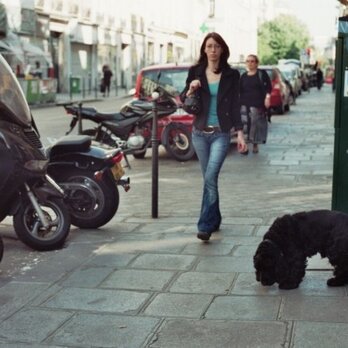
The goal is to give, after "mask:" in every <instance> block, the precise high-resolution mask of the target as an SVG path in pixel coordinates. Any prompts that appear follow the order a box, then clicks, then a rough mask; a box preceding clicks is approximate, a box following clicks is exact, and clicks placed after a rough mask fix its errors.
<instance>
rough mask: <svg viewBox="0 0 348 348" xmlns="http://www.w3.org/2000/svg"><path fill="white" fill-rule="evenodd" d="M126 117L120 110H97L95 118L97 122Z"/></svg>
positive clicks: (118, 119)
mask: <svg viewBox="0 0 348 348" xmlns="http://www.w3.org/2000/svg"><path fill="white" fill-rule="evenodd" d="M123 119H124V117H123V116H122V115H121V114H120V113H119V112H97V113H96V114H95V115H94V117H93V120H95V121H96V122H103V121H121V120H123Z"/></svg>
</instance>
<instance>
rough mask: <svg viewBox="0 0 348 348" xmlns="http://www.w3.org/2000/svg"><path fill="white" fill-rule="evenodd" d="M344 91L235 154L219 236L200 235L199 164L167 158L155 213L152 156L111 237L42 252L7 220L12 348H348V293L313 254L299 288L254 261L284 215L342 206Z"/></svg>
mask: <svg viewBox="0 0 348 348" xmlns="http://www.w3.org/2000/svg"><path fill="white" fill-rule="evenodd" d="M333 121H334V94H332V92H331V88H330V87H329V86H324V88H323V89H322V90H321V91H317V90H315V89H313V88H312V90H311V92H310V93H305V94H304V95H303V96H301V97H300V98H298V99H297V104H296V105H294V106H292V107H291V112H290V113H288V114H286V115H283V116H274V117H273V118H272V124H271V125H270V129H269V138H268V141H267V144H266V145H264V146H261V147H260V153H259V154H252V153H251V154H249V155H248V156H241V155H239V154H238V153H237V152H236V150H235V148H234V147H232V148H231V151H230V153H229V155H228V158H227V159H226V162H225V164H224V167H223V169H222V173H221V175H220V180H219V186H220V200H221V211H222V214H223V223H222V226H221V231H220V232H218V233H216V234H214V235H213V237H212V239H211V241H210V242H209V243H202V242H201V241H199V240H198V239H197V238H196V237H195V233H196V220H197V216H198V214H199V210H200V202H201V194H202V192H201V191H202V179H201V174H200V168H199V164H198V162H197V160H192V161H189V162H184V163H179V162H175V161H173V160H172V159H170V158H168V157H166V156H165V155H163V154H160V167H159V176H160V178H159V188H160V192H159V218H158V219H152V218H151V156H147V157H146V158H145V160H143V161H142V160H138V161H133V162H132V170H130V171H129V172H128V174H129V175H130V177H131V182H132V188H131V191H130V192H128V193H125V192H121V191H120V207H119V211H118V213H117V215H116V216H115V218H114V219H113V220H112V221H111V222H110V223H109V224H107V225H106V226H104V227H103V228H100V229H99V230H79V229H76V228H72V231H71V234H70V236H69V239H68V241H67V244H66V247H65V248H64V249H62V250H58V251H53V252H45V253H39V252H34V251H31V250H29V249H28V248H26V247H25V246H24V245H22V244H21V243H20V242H19V241H18V240H17V239H16V237H15V235H14V233H13V230H12V226H11V225H10V224H9V223H3V224H1V225H0V233H1V235H2V236H3V237H4V242H5V254H4V259H3V261H2V263H1V264H0V268H1V277H0V301H1V304H2V306H1V308H0V347H6V348H7V347H16V348H24V347H38V348H40V347H42V348H43V347H51V348H53V347H83V348H85V347H124V348H138V347H142V348H145V347H147V348H174V347H180V348H188V347H192V348H196V347H199V348H208V347H209V348H211V347H214V348H215V347H241V348H245V347H267V348H269V347H296V348H304V347H316V348H318V347H347V339H348V296H347V287H341V288H328V287H327V286H326V279H327V278H328V277H329V276H330V272H331V267H330V265H329V264H328V263H327V261H326V260H325V259H323V260H322V259H320V258H319V257H314V258H312V259H311V260H310V262H309V266H308V271H307V274H306V277H305V279H304V281H303V282H302V283H301V286H300V287H299V288H298V289H296V290H291V291H285V290H279V289H278V288H277V286H272V287H262V286H260V284H259V283H257V282H256V280H255V275H254V270H253V264H252V256H253V254H254V252H255V249H256V247H257V245H258V243H259V242H260V240H261V237H262V236H263V234H264V233H265V231H266V230H267V228H268V227H269V225H270V224H271V223H272V222H273V220H274V218H275V217H277V216H280V215H283V214H285V213H293V212H297V211H301V210H311V209H320V208H327V209H330V208H331V185H332V162H333V142H334V128H333V124H334V122H333Z"/></svg>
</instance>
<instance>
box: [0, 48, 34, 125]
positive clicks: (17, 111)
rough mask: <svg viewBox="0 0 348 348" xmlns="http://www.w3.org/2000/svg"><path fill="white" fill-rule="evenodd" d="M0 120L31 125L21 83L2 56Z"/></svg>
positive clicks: (0, 70) (0, 69)
mask: <svg viewBox="0 0 348 348" xmlns="http://www.w3.org/2000/svg"><path fill="white" fill-rule="evenodd" d="M0 120H6V121H11V122H15V123H18V124H20V125H22V126H24V127H29V126H30V125H31V120H32V118H31V113H30V109H29V105H28V103H27V100H26V99H25V96H24V93H23V91H22V88H21V86H20V85H19V82H18V80H17V78H16V76H15V74H14V73H13V71H12V69H11V67H10V66H9V64H8V63H7V62H6V60H5V58H4V57H3V56H2V55H1V54H0Z"/></svg>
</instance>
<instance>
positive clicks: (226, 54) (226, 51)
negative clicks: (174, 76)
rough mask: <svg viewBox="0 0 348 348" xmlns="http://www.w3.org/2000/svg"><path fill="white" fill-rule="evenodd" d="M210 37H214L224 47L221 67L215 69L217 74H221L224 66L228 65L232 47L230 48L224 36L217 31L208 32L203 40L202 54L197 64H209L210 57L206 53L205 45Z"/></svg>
mask: <svg viewBox="0 0 348 348" xmlns="http://www.w3.org/2000/svg"><path fill="white" fill-rule="evenodd" d="M208 39H213V40H214V41H216V42H217V43H218V44H219V45H220V46H221V48H222V53H221V56H220V62H219V67H218V69H217V71H215V73H216V74H219V73H220V72H221V70H222V69H223V68H224V67H226V66H228V62H227V60H228V58H229V56H230V49H229V48H228V46H227V43H226V42H225V40H224V39H223V38H222V36H221V35H220V34H218V33H215V32H212V33H208V34H207V35H206V37H205V38H204V40H203V42H202V45H201V49H200V55H199V58H198V63H197V64H203V66H205V67H206V66H207V65H208V58H207V55H206V53H205V52H204V50H205V45H206V43H207V41H208Z"/></svg>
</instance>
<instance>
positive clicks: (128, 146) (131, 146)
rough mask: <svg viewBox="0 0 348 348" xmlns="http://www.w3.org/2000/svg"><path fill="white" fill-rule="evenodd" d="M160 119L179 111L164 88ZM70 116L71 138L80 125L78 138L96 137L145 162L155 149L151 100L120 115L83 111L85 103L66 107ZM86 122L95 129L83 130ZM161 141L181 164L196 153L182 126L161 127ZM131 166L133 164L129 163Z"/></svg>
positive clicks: (137, 101)
mask: <svg viewBox="0 0 348 348" xmlns="http://www.w3.org/2000/svg"><path fill="white" fill-rule="evenodd" d="M157 90H158V92H159V94H160V99H159V100H158V101H157V106H158V119H159V120H161V119H163V118H165V117H166V116H168V115H171V114H173V113H174V112H175V111H176V110H177V107H178V106H177V102H176V100H175V98H174V97H173V96H171V95H170V94H169V93H168V92H167V91H166V90H165V89H164V88H163V87H161V86H158V87H157ZM60 105H62V106H63V107H64V108H65V110H66V113H67V114H68V115H71V116H72V120H71V122H70V129H69V130H68V131H67V132H66V134H70V133H71V132H72V131H73V129H74V128H75V126H76V125H78V134H85V135H89V136H92V137H93V139H95V140H96V141H98V142H101V143H105V144H108V145H110V146H114V147H119V148H121V149H122V151H123V152H124V154H125V156H126V155H128V154H132V155H133V156H134V157H135V158H144V156H145V153H146V150H147V148H148V147H150V146H151V131H152V119H153V109H152V102H151V101H148V100H141V99H133V100H131V101H129V102H128V103H126V104H125V105H124V106H122V108H121V110H120V112H119V113H101V112H98V111H97V110H96V109H95V108H94V107H83V106H82V103H81V102H80V103H78V104H74V103H63V104H60ZM83 120H89V121H92V122H94V123H96V124H97V126H96V127H95V128H93V129H85V130H84V129H83V124H82V121H83ZM158 138H159V139H160V143H161V144H163V145H164V147H165V148H166V150H167V152H168V153H169V154H170V155H171V156H172V157H174V158H175V159H176V160H178V161H187V160H189V159H191V158H192V157H193V155H194V153H195V151H194V148H193V145H192V139H191V132H190V130H189V129H188V128H187V127H186V126H185V125H184V124H182V123H177V122H168V123H167V124H160V121H159V127H158ZM128 164H129V163H128Z"/></svg>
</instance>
